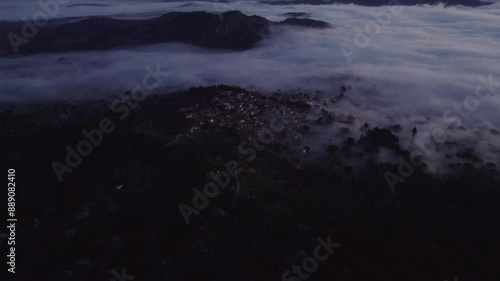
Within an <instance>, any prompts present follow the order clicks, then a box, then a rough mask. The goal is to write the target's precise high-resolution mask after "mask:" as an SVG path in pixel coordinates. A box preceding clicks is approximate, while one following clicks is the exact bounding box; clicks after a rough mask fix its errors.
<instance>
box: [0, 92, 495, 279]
mask: <svg viewBox="0 0 500 281" xmlns="http://www.w3.org/2000/svg"><path fill="white" fill-rule="evenodd" d="M221 90H223V91H243V90H240V89H238V88H225V87H210V88H196V89H192V90H191V91H189V92H187V93H182V94H177V95H169V96H151V97H149V98H147V99H146V100H145V101H143V102H142V103H140V105H139V107H138V108H136V109H134V110H132V111H131V114H130V116H129V117H128V118H126V119H125V120H120V119H119V118H118V116H117V115H116V114H115V113H113V112H111V111H110V110H108V106H109V104H108V103H106V102H87V103H78V104H73V105H72V104H69V103H64V102H58V103H45V104H40V103H37V104H38V105H37V106H30V108H32V110H28V109H25V110H22V109H20V108H17V109H16V108H13V111H12V110H5V109H4V110H3V112H2V115H1V116H0V117H1V119H0V122H1V123H0V142H1V144H2V147H3V149H2V150H1V153H2V155H1V159H3V160H4V161H3V162H4V163H8V164H9V168H15V169H16V175H17V183H18V184H17V192H18V194H17V195H16V196H17V198H16V200H17V209H18V210H17V213H18V217H19V228H18V230H17V235H18V239H17V241H18V244H19V245H18V254H17V255H18V268H19V273H18V280H51V281H59V280H64V281H71V280H105V281H107V280H111V279H112V278H113V277H114V276H113V275H112V274H111V273H110V271H111V270H112V269H116V270H117V271H118V272H121V268H122V267H126V272H127V274H129V275H133V276H136V278H135V279H134V280H228V281H229V280H230V281H234V280H252V281H253V280H281V275H282V273H283V272H284V271H285V270H288V269H290V267H291V266H292V265H293V264H300V263H301V262H302V260H303V259H304V257H307V256H311V255H312V252H313V250H314V248H315V247H316V245H317V243H316V241H315V240H316V238H317V237H326V236H327V235H331V237H332V241H334V242H337V243H341V246H340V247H339V248H338V249H336V250H335V252H334V253H333V254H332V255H331V257H330V258H329V259H328V260H326V261H325V262H322V263H320V264H319V268H318V270H317V271H316V272H314V274H312V275H311V276H310V277H309V279H308V280H398V281H400V280H415V281H416V280H435V281H442V280H444V279H445V278H447V279H448V280H453V278H454V277H455V276H457V277H458V280H460V281H463V280H498V276H500V268H499V267H498V261H499V260H500V242H499V241H498V237H500V225H499V223H498V214H500V204H499V202H500V190H499V189H498V186H499V182H498V181H496V180H495V179H494V178H493V177H490V176H488V175H486V174H484V173H483V172H481V170H479V169H475V168H474V167H472V169H469V168H470V167H469V168H466V167H457V168H456V169H458V170H457V173H456V174H450V175H449V176H446V177H441V178H436V177H434V176H432V175H430V174H428V173H427V172H426V170H425V165H422V166H420V167H419V168H417V169H416V171H415V173H414V174H413V175H412V176H411V177H409V178H408V179H407V180H406V181H405V182H404V183H398V185H397V188H396V191H395V192H394V193H392V192H391V191H390V189H389V187H388V185H387V183H386V181H385V179H384V176H383V173H384V172H385V171H386V170H393V171H394V172H396V173H397V167H396V166H390V165H387V164H384V163H375V162H373V161H368V162H367V163H360V167H359V168H353V167H347V166H346V167H344V168H345V170H344V172H335V171H332V169H331V165H333V164H335V163H338V161H339V159H342V157H345V156H343V155H345V154H348V153H349V150H350V148H351V147H354V146H357V145H360V146H365V147H366V148H367V151H368V150H371V149H377V147H379V146H383V147H386V148H389V149H395V150H400V148H399V145H398V139H397V137H396V136H395V135H393V134H392V133H391V132H390V131H389V130H386V129H378V128H377V129H375V128H374V129H372V130H371V131H369V133H367V134H366V136H364V137H363V138H362V139H361V140H360V139H353V138H350V139H346V140H345V141H344V142H343V143H339V144H335V147H334V146H333V145H332V146H331V147H329V149H328V151H326V148H325V151H324V153H325V157H324V159H322V160H321V161H314V160H309V161H303V160H302V158H301V157H300V156H299V155H298V154H299V153H300V152H297V151H295V150H291V149H288V148H286V147H285V146H284V145H282V144H280V143H273V144H270V145H268V146H266V147H265V148H264V149H263V150H262V151H259V152H257V156H256V158H255V160H253V161H251V162H247V161H246V156H242V155H240V154H239V153H238V150H237V147H238V145H239V144H240V143H241V141H242V140H243V139H246V138H247V136H246V135H245V136H244V135H241V134H240V133H238V132H237V131H235V130H232V129H230V128H219V127H216V126H204V127H203V128H202V129H201V130H200V131H199V132H197V133H196V134H192V135H189V136H190V137H185V136H181V137H179V138H178V140H177V141H175V142H174V140H175V139H176V135H178V134H186V132H187V131H188V128H189V126H190V123H189V121H188V120H186V119H185V117H184V115H183V114H182V113H181V112H180V111H179V109H181V108H183V107H186V106H189V105H193V104H206V103H209V102H210V100H211V98H212V97H213V96H214V95H217V94H218V92H219V91H221ZM275 103H276V105H277V106H278V105H280V103H281V101H280V100H277V99H276V100H275ZM285 103H286V102H285ZM68 108H70V112H71V118H70V119H64V118H63V119H61V118H60V116H59V113H64V112H67V110H68ZM14 109H15V110H14ZM304 110H307V109H304ZM102 118H110V119H111V120H112V121H113V124H114V125H115V126H116V129H115V131H114V132H112V133H111V134H107V135H104V139H103V142H102V144H101V145H100V146H97V147H94V149H93V152H92V153H91V154H90V155H89V156H87V157H85V158H84V159H83V161H82V163H81V164H80V165H79V166H78V167H76V168H75V169H74V171H73V172H72V173H70V174H65V176H64V181H63V182H62V183H59V182H58V181H57V178H56V176H55V174H54V171H53V170H52V168H51V163H52V161H54V160H57V161H61V160H63V159H64V157H65V150H64V148H65V146H66V145H70V146H74V145H75V144H76V143H78V142H79V141H80V140H82V138H83V137H82V134H81V130H82V129H84V128H85V129H92V128H96V127H97V126H98V124H99V121H100V120H101V119H102ZM57 120H59V121H57ZM405 129H408V130H409V128H405ZM167 144H168V146H166V145H167ZM401 152H402V154H403V155H404V154H405V153H404V151H403V150H401ZM465 156H466V155H465ZM465 156H464V157H465ZM406 157H407V155H406ZM230 160H236V161H238V162H239V163H240V164H241V166H242V169H243V171H242V172H241V174H240V175H239V176H238V179H239V182H240V184H241V191H240V192H239V194H238V195H235V190H234V189H232V188H229V187H228V188H226V189H224V190H222V192H221V194H220V195H219V196H217V197H216V198H214V199H211V201H210V204H209V206H208V207H207V208H206V209H204V210H202V211H201V213H200V214H199V215H198V216H192V217H191V223H190V224H189V225H186V224H185V222H184V220H183V218H182V216H181V215H180V213H179V210H178V205H179V203H187V204H190V205H191V200H192V198H193V191H192V189H193V188H197V189H201V188H202V187H203V186H204V185H205V184H206V183H208V182H209V181H210V179H209V178H208V177H207V174H208V173H209V172H210V171H216V170H224V169H225V168H224V166H225V163H226V162H228V161H230ZM298 163H300V164H301V166H300V168H297V167H298V165H297V164H298ZM234 181H235V179H234V178H232V179H231V185H234V184H235V183H234ZM120 186H121V187H120ZM118 187H120V188H118ZM21 269H22V270H21Z"/></svg>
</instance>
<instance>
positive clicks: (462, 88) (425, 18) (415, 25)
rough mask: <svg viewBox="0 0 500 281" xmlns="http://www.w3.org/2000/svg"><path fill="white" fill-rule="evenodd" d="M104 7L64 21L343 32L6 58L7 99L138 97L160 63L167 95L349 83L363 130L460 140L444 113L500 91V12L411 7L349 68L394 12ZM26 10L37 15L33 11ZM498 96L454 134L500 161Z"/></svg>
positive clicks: (70, 12)
mask: <svg viewBox="0 0 500 281" xmlns="http://www.w3.org/2000/svg"><path fill="white" fill-rule="evenodd" d="M96 2H99V3H101V4H102V3H107V4H109V6H107V7H97V6H75V7H71V8H69V7H68V8H62V9H61V13H60V14H58V16H60V17H67V16H89V15H114V16H115V17H121V18H123V17H151V16H153V15H158V14H161V13H163V12H167V11H173V10H179V11H189V10H206V11H214V12H221V11H224V10H233V9H238V10H241V11H243V12H244V13H246V14H257V15H261V16H264V17H266V18H268V19H270V20H283V19H284V17H283V16H282V15H283V14H284V13H287V12H306V13H309V14H310V15H311V18H314V19H319V20H324V21H327V22H329V23H331V24H332V25H334V26H335V28H333V29H327V30H311V29H290V30H276V32H275V34H273V36H272V37H271V38H270V39H266V40H264V41H262V42H261V43H260V44H259V45H258V46H257V47H256V48H254V49H252V50H249V51H244V52H221V51H209V50H205V49H201V48H197V47H192V46H188V45H184V44H161V45H155V46H146V47H141V48H134V49H126V50H112V51H106V52H88V53H65V54H44V55H37V56H29V57H22V58H15V59H0V85H1V87H0V99H2V100H16V99H28V98H35V99H37V98H38V99H47V98H49V99H61V98H62V99H71V98H85V97H88V98H102V97H106V96H107V95H110V94H119V93H122V92H124V91H126V90H129V89H131V88H132V87H133V86H135V85H137V84H139V83H140V82H141V79H142V77H143V76H144V73H145V70H144V68H145V67H146V66H148V65H151V66H155V65H157V64H160V66H161V69H162V70H165V71H168V72H170V74H171V75H170V76H169V77H168V78H167V79H166V80H165V82H163V84H162V90H165V91H166V90H169V89H176V88H182V87H189V86H198V85H211V84H220V83H223V84H236V85H240V86H244V87H248V86H255V87H261V88H264V89H266V90H270V91H272V90H276V89H296V88H299V87H300V88H305V89H311V90H315V89H321V90H325V91H326V96H328V95H334V94H337V92H336V89H338V87H339V85H340V84H341V83H343V82H345V83H347V84H350V85H351V86H352V87H353V89H352V90H351V92H350V95H351V97H352V98H353V99H354V100H356V101H357V102H359V103H360V104H361V105H362V106H361V110H360V108H355V107H352V108H349V107H350V106H349V105H345V109H346V110H352V111H353V112H355V114H357V116H358V117H359V118H360V119H361V120H367V121H371V122H369V123H371V124H375V125H376V124H378V125H391V124H396V123H398V124H400V125H402V126H403V127H404V128H405V129H407V128H409V127H410V128H411V127H413V125H414V124H416V121H415V120H416V119H422V120H424V121H422V122H420V123H419V131H422V132H431V131H432V129H434V128H436V127H439V128H442V129H444V130H447V131H448V132H451V131H450V128H449V125H450V124H449V123H448V122H445V121H444V120H443V118H442V116H443V114H444V113H445V112H446V110H449V109H451V110H454V106H455V103H463V102H464V101H465V100H466V99H467V97H469V96H473V95H474V93H475V90H476V87H477V85H478V84H479V83H480V82H479V80H478V77H479V76H482V77H487V76H489V75H491V77H492V78H493V81H500V64H499V63H500V3H497V4H494V5H491V6H485V7H481V8H466V7H449V8H444V7H443V6H425V7H403V8H402V10H401V11H400V12H399V13H394V14H392V15H391V19H390V22H389V23H388V25H387V26H385V27H382V28H381V29H380V32H379V33H378V34H373V35H370V36H369V44H367V46H365V47H363V48H359V51H358V52H357V53H355V54H353V55H352V56H351V57H350V59H351V60H350V62H348V61H347V60H346V57H345V55H344V54H343V52H342V50H341V48H340V45H341V44H342V43H344V44H348V45H351V46H356V43H355V42H356V41H355V40H356V37H355V36H356V31H355V30H356V28H359V29H361V30H364V29H365V26H366V25H367V24H368V23H369V22H371V21H374V20H375V19H374V17H373V14H374V13H378V14H380V13H386V14H387V13H389V12H388V10H387V7H378V8H374V7H360V6H355V5H325V6H311V5H294V6H292V5H290V6H270V5H263V4H257V3H252V2H236V3H232V4H229V5H227V4H211V3H207V2H193V5H185V4H186V3H185V2H183V3H148V4H141V5H136V4H134V3H124V2H110V1H96ZM15 5H23V4H22V3H18V4H15ZM2 6H8V4H2ZM9 9H10V11H11V12H10V13H2V16H1V17H3V19H12V18H13V17H19V16H20V10H19V9H17V8H9ZM23 12H24V13H26V12H28V17H29V12H31V10H29V9H26V10H23ZM1 19H2V18H0V20H1ZM372 28H373V26H372ZM357 46H358V47H359V44H357ZM60 58H64V59H60ZM496 92H497V94H495V95H491V97H489V98H487V99H482V100H480V103H479V106H478V107H477V109H475V110H474V111H473V112H472V113H471V114H470V115H469V116H467V117H465V118H461V119H462V123H463V125H464V126H465V127H466V128H468V129H470V130H467V131H466V132H462V131H460V130H455V129H454V130H453V132H451V133H450V134H451V135H450V136H451V139H458V138H461V139H467V140H468V141H469V143H475V146H477V147H484V148H486V150H487V151H490V152H492V151H497V152H496V153H493V154H489V160H491V161H493V162H496V163H499V162H500V160H499V158H498V151H499V149H498V146H500V142H499V139H498V136H494V135H492V134H490V133H488V132H489V130H490V129H493V128H497V130H498V127H499V126H500V118H498V113H499V111H500V97H499V96H500V87H497V88H496ZM427 117H429V118H430V121H429V120H427ZM425 120H427V121H425ZM402 138H403V139H406V140H407V141H408V142H410V139H411V135H410V134H409V133H408V134H407V135H405V134H402Z"/></svg>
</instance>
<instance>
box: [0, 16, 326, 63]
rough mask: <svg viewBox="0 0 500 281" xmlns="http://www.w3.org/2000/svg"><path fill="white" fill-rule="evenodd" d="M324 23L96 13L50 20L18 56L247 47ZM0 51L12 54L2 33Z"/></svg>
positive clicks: (1, 26) (12, 27)
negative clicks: (273, 30)
mask: <svg viewBox="0 0 500 281" xmlns="http://www.w3.org/2000/svg"><path fill="white" fill-rule="evenodd" d="M282 25H290V26H303V27H310V28H324V27H328V26H329V24H328V23H326V22H321V21H316V20H312V19H290V18H289V19H286V20H284V21H282V22H272V21H269V20H267V19H265V18H263V17H260V16H247V15H244V14H243V13H241V12H238V11H230V12H226V13H223V14H212V13H208V12H189V13H183V12H172V13H168V14H165V15H163V16H160V17H158V18H153V19H148V20H117V19H111V18H102V17H93V18H89V19H85V20H81V21H78V22H74V23H66V24H60V25H54V24H51V25H49V26H47V27H45V28H42V29H40V32H39V34H37V35H36V36H35V37H34V38H33V39H31V40H30V41H29V42H28V43H27V44H25V45H21V46H19V50H20V51H19V53H18V54H19V55H27V54H36V53H47V52H67V51H90V50H107V49H111V48H115V47H125V46H140V45H147V44H156V43H163V42H184V43H189V44H192V45H196V46H201V47H206V48H216V49H231V50H244V49H249V48H251V47H252V46H253V45H254V44H255V43H257V42H259V41H261V40H262V39H263V38H264V37H265V36H268V35H269V34H270V32H269V29H270V27H272V26H282ZM21 26H22V23H8V22H0V32H1V33H4V34H8V33H9V32H16V31H17V33H18V34H20V32H21ZM0 40H3V41H1V42H0V47H1V49H2V50H3V51H2V53H3V54H2V53H0V55H4V56H5V55H14V50H13V48H12V46H11V44H10V42H9V40H8V39H7V36H2V39H0Z"/></svg>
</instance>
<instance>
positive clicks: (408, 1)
mask: <svg viewBox="0 0 500 281" xmlns="http://www.w3.org/2000/svg"><path fill="white" fill-rule="evenodd" d="M263 3H268V4H274V5H282V4H283V5H291V4H311V5H320V4H333V3H342V4H356V5H361V6H384V5H392V4H394V3H397V4H398V5H404V6H412V5H423V4H429V5H436V4H439V3H443V4H445V5H447V6H453V5H463V6H469V7H478V6H483V5H489V4H492V3H490V2H486V1H485V2H482V1H480V0H397V1H396V0H392V1H391V0H292V1H288V0H283V1H263Z"/></svg>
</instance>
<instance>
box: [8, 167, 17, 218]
mask: <svg viewBox="0 0 500 281" xmlns="http://www.w3.org/2000/svg"><path fill="white" fill-rule="evenodd" d="M7 172H8V176H7V180H8V181H9V182H8V184H7V191H8V192H9V193H8V202H9V203H8V205H7V206H8V209H7V210H8V211H9V212H12V214H11V216H12V215H13V212H14V211H15V210H16V209H15V206H16V203H15V199H14V196H16V182H15V179H16V170H14V169H9V170H8V171H7Z"/></svg>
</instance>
